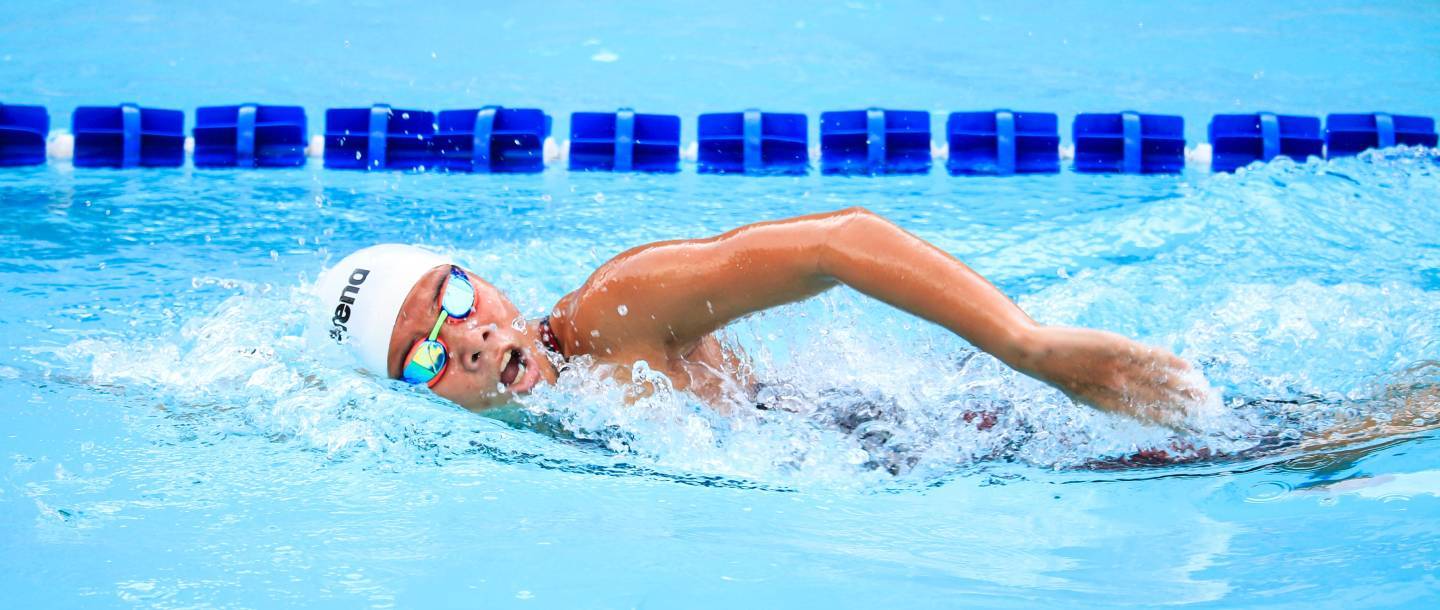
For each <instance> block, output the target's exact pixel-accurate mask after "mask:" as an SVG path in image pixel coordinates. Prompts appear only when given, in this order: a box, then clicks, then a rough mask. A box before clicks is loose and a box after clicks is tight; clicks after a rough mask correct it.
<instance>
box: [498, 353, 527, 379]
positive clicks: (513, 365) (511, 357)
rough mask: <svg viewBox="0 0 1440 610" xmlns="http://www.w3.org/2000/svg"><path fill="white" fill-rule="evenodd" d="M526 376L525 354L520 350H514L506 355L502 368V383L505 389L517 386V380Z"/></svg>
mask: <svg viewBox="0 0 1440 610" xmlns="http://www.w3.org/2000/svg"><path fill="white" fill-rule="evenodd" d="M524 375H525V354H524V353H522V352H521V351H520V348H518V347H516V348H512V349H511V350H510V352H509V353H507V354H505V360H504V364H502V365H501V367H500V383H501V384H502V385H504V386H505V387H507V388H508V387H510V386H512V385H515V380H517V379H520V378H521V377H524Z"/></svg>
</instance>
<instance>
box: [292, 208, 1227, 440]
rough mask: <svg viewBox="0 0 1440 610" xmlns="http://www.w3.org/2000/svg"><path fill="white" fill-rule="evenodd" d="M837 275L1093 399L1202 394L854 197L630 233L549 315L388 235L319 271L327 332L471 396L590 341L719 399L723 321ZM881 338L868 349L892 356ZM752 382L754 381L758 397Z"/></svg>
mask: <svg viewBox="0 0 1440 610" xmlns="http://www.w3.org/2000/svg"><path fill="white" fill-rule="evenodd" d="M838 284H844V285H846V286H850V287H851V288H854V289H856V290H858V291H860V292H861V293H864V294H866V295H869V296H870V297H873V298H876V299H879V300H881V301H883V302H885V303H888V304H890V305H891V306H894V307H896V308H899V309H901V310H904V311H906V312H909V313H911V314H914V315H916V316H919V317H921V318H924V319H926V320H929V321H931V322H934V323H936V324H939V325H940V326H943V327H945V328H946V329H949V330H950V331H951V332H954V333H955V334H957V335H959V336H960V337H962V338H964V339H965V340H967V341H969V342H970V343H971V344H973V345H975V346H976V347H978V348H979V349H982V350H984V351H986V352H988V353H990V354H992V355H994V356H995V357H996V358H998V359H999V360H1001V361H1002V362H1004V363H1005V364H1006V365H1008V366H1010V367H1012V368H1014V369H1015V370H1017V371H1020V372H1022V373H1024V374H1026V375H1029V376H1031V377H1034V378H1036V379H1039V380H1041V381H1044V382H1046V383H1049V384H1050V385H1052V386H1054V387H1056V388H1058V389H1060V390H1061V391H1063V392H1064V393H1065V394H1067V395H1068V396H1070V397H1071V398H1072V399H1074V400H1077V401H1079V402H1082V403H1085V404H1088V405H1091V406H1093V407H1096V408H1098V409H1101V410H1104V411H1109V412H1112V413H1119V414H1123V415H1127V416H1130V417H1134V418H1137V419H1140V420H1143V421H1146V422H1151V423H1156V424H1160V425H1164V426H1168V427H1171V428H1176V429H1183V428H1185V422H1186V416H1187V412H1188V411H1189V410H1190V409H1192V408H1193V407H1196V406H1197V405H1200V404H1202V403H1204V402H1205V401H1206V400H1208V399H1209V395H1208V394H1209V393H1208V389H1207V386H1206V384H1205V382H1204V379H1203V378H1202V377H1201V376H1200V375H1199V374H1198V373H1197V372H1195V371H1193V370H1192V369H1191V368H1190V365H1189V364H1188V363H1186V362H1185V361H1184V360H1181V359H1180V358H1178V357H1176V356H1175V355H1173V354H1171V353H1170V352H1168V351H1166V350H1164V349H1161V348H1156V347H1150V346H1146V345H1142V344H1140V343H1137V342H1135V341H1132V340H1130V339H1127V338H1124V337H1121V336H1119V335H1116V334H1113V333H1108V332H1103V331H1097V330H1089V329H1083V328H1061V327H1053V326H1046V325H1042V324H1039V323H1036V322H1035V321H1034V320H1031V319H1030V318H1029V317H1028V316H1027V315H1025V313H1024V312H1023V311H1021V310H1020V308H1019V307H1017V306H1016V305H1015V303H1014V302H1012V301H1011V300H1010V299H1009V298H1007V297H1006V296H1005V295H1004V294H1002V293H1001V292H1000V291H999V290H998V289H996V288H995V287H994V286H993V285H991V284H990V283H989V282H988V281H986V280H985V278H983V277H981V276H980V275H979V274H977V273H975V272H974V271H973V270H971V269H970V268H969V267H967V266H966V265H965V264H964V263H961V262H960V261H959V260H957V259H955V258H954V257H952V256H950V255H949V254H947V253H945V252H944V251H942V250H940V249H939V248H937V247H935V246H933V245H931V244H929V243H927V242H925V241H924V240H922V239H920V238H918V237H916V236H914V235H911V234H910V233H908V232H906V231H905V230H903V229H901V228H900V227H898V226H896V225H895V224H893V223H891V222H889V221H887V220H885V219H884V218H882V217H880V216H878V215H876V214H874V213H871V212H870V211H868V210H865V209H861V208H850V209H845V210H840V211H836V212H830V213H824V214H814V215H809V216H800V217H796V218H790V219H786V220H779V221H773V222H762V223H757V224H752V225H747V226H744V227H740V228H738V229H735V230H732V231H729V232H727V233H724V234H721V235H717V236H714V237H709V238H705V239H691V240H674V241H663V242H656V243H652V244H647V245H643V246H639V247H637V248H633V249H631V250H628V251H626V252H624V253H621V254H620V255H619V256H616V257H615V258H613V259H611V260H610V261H608V262H606V263H605V264H604V265H601V266H600V268H599V269H597V270H596V271H595V272H594V273H593V274H592V275H591V276H590V277H589V279H587V280H586V281H585V283H584V285H582V286H580V287H579V288H578V289H576V290H575V291H574V292H571V293H570V294H568V295H566V296H565V297H564V298H562V299H560V301H559V302H558V303H556V304H555V306H554V307H553V308H552V309H551V313H550V315H549V316H548V317H546V318H542V319H538V320H529V321H526V320H525V319H524V318H523V317H522V316H521V314H520V312H519V310H518V309H517V308H516V307H515V305H514V304H513V303H511V302H510V300H509V299H507V298H506V297H505V295H504V294H502V293H501V292H500V290H498V289H497V288H495V287H494V286H492V285H491V284H489V283H488V282H486V281H485V280H484V279H482V278H480V277H478V276H476V275H475V274H473V273H470V272H468V271H466V270H464V269H462V268H460V267H459V266H457V265H454V264H452V263H451V261H449V260H447V259H445V258H444V257H442V256H440V255H438V254H434V253H431V252H429V251H426V250H422V249H420V248H416V247H413V246H404V245H396V244H386V245H380V246H373V247H370V248H365V249H363V250H360V251H357V252H355V253H353V254H351V255H349V256H347V257H346V258H345V259H343V260H341V261H340V262H339V263H338V264H337V265H336V266H335V267H333V268H332V269H330V270H329V271H327V272H326V273H325V274H323V275H322V277H321V279H320V282H319V284H318V290H319V291H320V296H321V298H323V299H324V311H325V316H326V318H327V324H328V326H329V333H330V336H331V337H332V338H334V339H335V340H336V341H339V342H341V343H344V344H347V345H349V346H350V347H351V348H352V349H353V350H354V351H355V352H356V354H357V355H358V356H359V358H360V360H361V363H362V365H364V366H365V368H367V369H369V370H370V371H371V372H374V373H376V374H384V375H386V376H388V377H391V378H395V379H402V380H405V381H407V382H409V383H415V384H422V383H423V384H425V385H427V386H429V387H430V388H431V390H433V391H434V392H435V393H436V394H438V395H440V396H442V397H444V398H447V399H449V400H451V401H453V402H455V403H457V404H459V405H461V406H463V407H465V408H467V409H470V410H474V411H480V410H484V409H487V408H490V407H493V406H497V405H501V404H506V403H509V402H513V401H515V400H516V398H517V397H519V396H523V395H524V394H525V393H527V392H529V391H530V390H531V389H533V388H534V387H535V386H536V385H537V384H540V383H554V382H555V380H556V379H557V377H558V370H557V368H556V362H563V359H565V358H573V357H576V356H580V355H588V356H590V357H591V358H592V359H593V361H594V362H595V363H597V364H608V365H614V370H615V375H616V377H617V379H618V380H619V381H621V382H629V381H630V378H629V377H630V371H631V369H630V367H631V365H633V364H634V363H636V362H638V361H642V360H643V361H645V362H646V363H647V364H648V366H649V367H650V368H651V369H652V370H655V371H659V372H661V373H663V374H665V375H666V376H667V377H668V378H669V379H670V381H671V382H672V383H673V385H674V387H675V388H676V389H678V390H685V391H688V392H690V393H692V394H694V395H696V396H697V397H699V398H700V399H702V400H704V401H705V402H706V403H708V404H711V405H712V406H715V407H716V408H717V409H719V410H721V411H726V410H728V409H729V408H730V407H729V406H728V405H731V404H734V403H735V402H736V400H735V398H736V394H741V395H744V394H753V392H754V389H755V384H754V383H753V381H752V380H751V379H749V378H748V376H747V374H745V373H744V372H743V371H745V370H748V367H746V366H743V363H742V361H741V357H740V356H739V355H737V354H736V353H735V352H733V351H731V350H729V349H727V348H726V347H725V346H724V345H722V344H721V342H720V341H719V340H718V339H717V338H716V337H715V334H714V333H715V332H716V331H717V330H719V329H721V328H723V327H724V326H726V325H727V324H729V323H730V322H732V321H734V320H736V319H738V318H741V317H743V316H745V315H747V314H751V313H755V312H758V311H762V310H765V309H768V308H771V307H776V306H779V305H783V304H786V303H791V302H795V301H799V300H802V299H805V298H808V297H811V296H814V295H817V294H819V293H821V292H824V291H825V290H827V289H829V288H831V287H833V286H836V285H838ZM885 360H886V357H885V355H884V354H876V355H875V359H874V362H875V365H876V366H884V362H885ZM751 398H753V396H752V397H751Z"/></svg>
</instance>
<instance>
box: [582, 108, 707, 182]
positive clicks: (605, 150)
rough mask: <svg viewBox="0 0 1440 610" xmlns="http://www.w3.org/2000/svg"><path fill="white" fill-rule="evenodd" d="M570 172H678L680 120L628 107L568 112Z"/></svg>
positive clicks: (676, 116)
mask: <svg viewBox="0 0 1440 610" xmlns="http://www.w3.org/2000/svg"><path fill="white" fill-rule="evenodd" d="M570 169H571V170H575V171H585V170H597V171H616V172H629V171H636V172H678V171H680V117H679V116H678V115H673V114H639V113H636V112H635V111H634V110H631V109H629V108H621V109H620V110H618V111H615V112H575V113H571V115H570Z"/></svg>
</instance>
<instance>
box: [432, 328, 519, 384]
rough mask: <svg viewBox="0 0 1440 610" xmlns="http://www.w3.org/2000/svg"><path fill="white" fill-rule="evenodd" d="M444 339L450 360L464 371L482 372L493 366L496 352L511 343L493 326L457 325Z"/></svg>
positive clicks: (499, 329) (502, 332)
mask: <svg viewBox="0 0 1440 610" xmlns="http://www.w3.org/2000/svg"><path fill="white" fill-rule="evenodd" d="M446 330H448V331H450V332H449V333H448V334H449V335H450V336H449V337H446V343H447V344H449V345H450V346H451V351H452V352H453V353H452V354H451V356H450V357H451V359H452V360H453V361H454V362H455V363H456V364H459V365H460V366H461V368H463V369H464V370H466V371H470V372H483V371H485V370H488V369H489V368H493V367H494V366H495V362H496V360H497V358H496V356H497V354H498V352H499V351H500V350H502V349H505V347H506V346H507V345H510V344H511V343H512V340H511V339H510V338H508V337H507V336H506V334H505V331H504V330H503V329H501V328H499V327H498V326H496V325H495V324H480V325H476V326H469V325H458V326H457V327H455V328H450V329H446Z"/></svg>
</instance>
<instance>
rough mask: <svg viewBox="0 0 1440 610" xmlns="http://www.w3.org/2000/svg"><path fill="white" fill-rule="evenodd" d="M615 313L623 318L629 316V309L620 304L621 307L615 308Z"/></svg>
mask: <svg viewBox="0 0 1440 610" xmlns="http://www.w3.org/2000/svg"><path fill="white" fill-rule="evenodd" d="M615 312H616V313H619V314H620V317H622V318H623V317H625V316H628V315H630V308H629V307H626V306H625V305H623V304H622V305H621V306H619V307H616V308H615Z"/></svg>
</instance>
